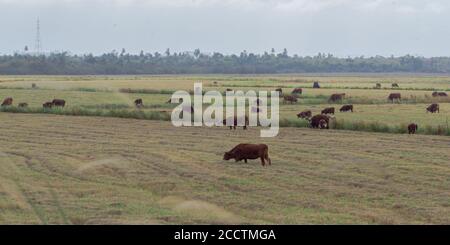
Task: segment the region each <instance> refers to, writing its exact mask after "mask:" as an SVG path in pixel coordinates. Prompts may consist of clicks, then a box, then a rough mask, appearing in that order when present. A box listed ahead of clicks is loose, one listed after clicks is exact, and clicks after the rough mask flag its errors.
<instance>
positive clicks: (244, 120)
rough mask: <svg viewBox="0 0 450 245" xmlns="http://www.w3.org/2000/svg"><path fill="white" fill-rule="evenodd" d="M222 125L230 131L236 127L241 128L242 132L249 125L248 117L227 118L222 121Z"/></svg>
mask: <svg viewBox="0 0 450 245" xmlns="http://www.w3.org/2000/svg"><path fill="white" fill-rule="evenodd" d="M222 123H223V125H225V126H228V127H230V130H231V129H233V128H234V130H236V127H237V126H243V127H244V130H246V129H247V126H248V125H249V121H248V117H247V116H244V117H239V118H238V117H237V116H234V119H233V118H231V117H229V118H227V119H223V121H222Z"/></svg>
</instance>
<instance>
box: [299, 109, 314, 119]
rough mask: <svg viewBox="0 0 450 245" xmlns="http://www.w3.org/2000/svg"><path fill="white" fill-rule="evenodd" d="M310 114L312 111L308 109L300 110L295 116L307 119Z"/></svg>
mask: <svg viewBox="0 0 450 245" xmlns="http://www.w3.org/2000/svg"><path fill="white" fill-rule="evenodd" d="M311 116H312V113H311V111H310V110H307V111H302V112H300V113H299V114H297V118H303V119H308V118H310V117H311Z"/></svg>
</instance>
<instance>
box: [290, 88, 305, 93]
mask: <svg viewBox="0 0 450 245" xmlns="http://www.w3.org/2000/svg"><path fill="white" fill-rule="evenodd" d="M302 93H303V89H301V88H294V90H292V95H298V94H302Z"/></svg>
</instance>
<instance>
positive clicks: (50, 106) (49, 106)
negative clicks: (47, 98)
mask: <svg viewBox="0 0 450 245" xmlns="http://www.w3.org/2000/svg"><path fill="white" fill-rule="evenodd" d="M42 107H44V109H47V108H48V109H51V108H52V107H53V102H45V103H44V104H42Z"/></svg>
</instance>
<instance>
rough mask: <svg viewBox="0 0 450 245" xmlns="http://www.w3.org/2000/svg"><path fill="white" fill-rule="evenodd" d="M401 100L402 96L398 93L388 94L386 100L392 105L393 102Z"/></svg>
mask: <svg viewBox="0 0 450 245" xmlns="http://www.w3.org/2000/svg"><path fill="white" fill-rule="evenodd" d="M401 99H402V95H401V94H400V93H391V94H389V97H388V100H390V101H392V103H394V100H397V101H400V100H401Z"/></svg>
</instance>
